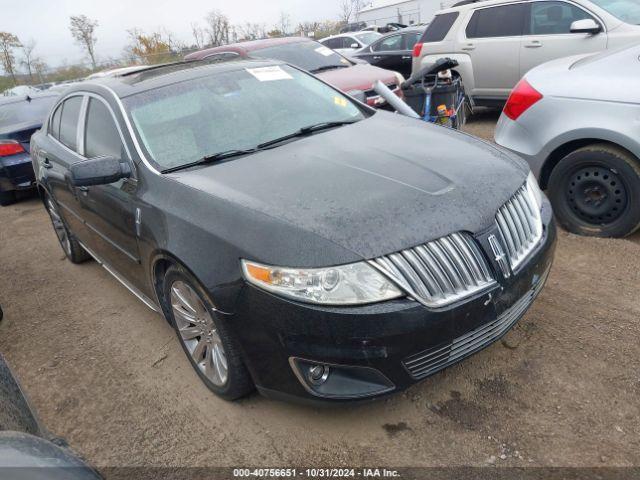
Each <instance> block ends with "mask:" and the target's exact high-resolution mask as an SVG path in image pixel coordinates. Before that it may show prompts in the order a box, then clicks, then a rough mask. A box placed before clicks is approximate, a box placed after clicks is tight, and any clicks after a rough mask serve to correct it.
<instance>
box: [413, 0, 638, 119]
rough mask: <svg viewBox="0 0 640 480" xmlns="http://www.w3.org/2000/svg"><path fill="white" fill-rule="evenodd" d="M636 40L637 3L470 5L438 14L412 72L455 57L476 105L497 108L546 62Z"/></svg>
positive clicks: (549, 0) (499, 0) (587, 0)
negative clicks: (526, 74)
mask: <svg viewBox="0 0 640 480" xmlns="http://www.w3.org/2000/svg"><path fill="white" fill-rule="evenodd" d="M634 42H640V2H639V1H638V0H524V1H522V0H521V1H518V0H516V1H506V0H489V1H474V0H466V1H463V2H460V3H458V4H456V5H455V6H454V7H453V8H449V9H446V10H442V11H440V12H438V13H437V14H436V17H435V18H434V20H433V22H431V24H430V25H429V27H428V28H427V30H426V31H425V33H424V35H423V36H422V39H421V40H420V42H419V43H417V44H416V45H415V47H414V50H413V73H414V74H415V73H417V72H418V71H419V70H420V68H422V67H424V66H426V65H428V64H431V63H433V62H435V60H437V59H438V58H441V57H451V58H454V59H456V60H457V61H458V62H459V64H460V66H459V67H458V68H456V70H457V71H458V72H459V73H460V75H461V76H462V80H463V83H464V85H465V89H466V91H467V94H468V95H469V96H470V97H471V98H472V99H473V101H474V103H475V104H476V105H487V106H496V105H500V104H502V103H504V102H505V100H506V99H507V97H508V96H509V93H510V92H511V89H512V88H513V87H514V86H515V84H516V83H518V80H519V79H520V78H522V76H523V75H524V74H525V73H527V72H528V71H529V70H530V69H532V68H533V67H535V66H537V65H540V64H541V63H544V62H547V61H549V60H553V59H555V58H560V57H566V56H569V55H576V54H582V53H593V52H599V51H601V50H606V49H610V48H615V47H617V46H619V45H622V44H625V43H634ZM612 75H615V72H612ZM603 88H604V86H603Z"/></svg>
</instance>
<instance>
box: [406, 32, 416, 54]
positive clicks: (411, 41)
mask: <svg viewBox="0 0 640 480" xmlns="http://www.w3.org/2000/svg"><path fill="white" fill-rule="evenodd" d="M419 38H420V32H412V33H407V34H406V35H405V36H404V43H405V47H404V49H405V50H412V49H413V46H414V45H415V44H416V43H418V39H419Z"/></svg>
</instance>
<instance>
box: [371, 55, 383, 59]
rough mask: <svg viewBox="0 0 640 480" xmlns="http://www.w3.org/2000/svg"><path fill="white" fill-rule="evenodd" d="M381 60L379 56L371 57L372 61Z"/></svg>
mask: <svg viewBox="0 0 640 480" xmlns="http://www.w3.org/2000/svg"><path fill="white" fill-rule="evenodd" d="M381 58H382V57H381V56H379V55H374V56H373V59H374V60H380V59H381Z"/></svg>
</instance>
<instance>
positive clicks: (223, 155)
mask: <svg viewBox="0 0 640 480" xmlns="http://www.w3.org/2000/svg"><path fill="white" fill-rule="evenodd" d="M257 151H258V149H257V148H248V149H246V150H225V151H224V152H218V153H214V154H212V155H207V156H206V157H202V158H201V159H200V160H196V161H195V162H190V163H185V164H184V165H177V166H175V167H170V168H165V169H164V170H160V173H171V172H177V171H178V170H184V169H185V168H191V167H197V166H199V165H208V164H210V163H214V162H217V161H219V160H225V159H227V158H233V157H239V156H241V155H248V154H250V153H255V152H257Z"/></svg>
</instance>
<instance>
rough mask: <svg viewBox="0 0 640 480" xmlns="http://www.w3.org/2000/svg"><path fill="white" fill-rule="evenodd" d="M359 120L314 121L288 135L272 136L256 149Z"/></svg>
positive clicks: (262, 148)
mask: <svg viewBox="0 0 640 480" xmlns="http://www.w3.org/2000/svg"><path fill="white" fill-rule="evenodd" d="M358 121H359V120H341V121H336V122H322V123H316V124H314V125H309V126H306V127H302V128H300V129H299V130H296V131H295V132H293V133H290V134H289V135H285V136H284V137H279V138H274V139H273V140H269V141H268V142H264V143H261V144H260V145H258V146H257V149H258V150H264V149H265V148H268V147H272V146H274V145H277V144H278V143H282V142H286V141H287V140H291V139H293V138H297V137H306V136H307V135H311V134H312V133H315V132H319V131H321V130H327V129H329V128H334V127H341V126H342V125H349V124H351V123H356V122H358Z"/></svg>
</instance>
